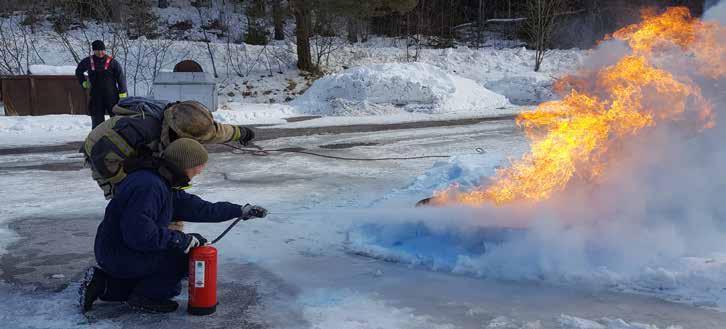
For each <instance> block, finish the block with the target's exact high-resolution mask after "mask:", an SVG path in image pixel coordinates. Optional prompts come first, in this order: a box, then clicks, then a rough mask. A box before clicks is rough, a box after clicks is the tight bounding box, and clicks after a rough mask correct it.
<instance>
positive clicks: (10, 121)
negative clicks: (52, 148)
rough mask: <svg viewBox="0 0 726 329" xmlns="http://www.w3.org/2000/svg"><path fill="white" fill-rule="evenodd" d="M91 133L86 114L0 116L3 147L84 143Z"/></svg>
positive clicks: (89, 119)
mask: <svg viewBox="0 0 726 329" xmlns="http://www.w3.org/2000/svg"><path fill="white" fill-rule="evenodd" d="M90 131H91V118H90V117H88V116H86V115H67V114H62V115H45V116H0V141H2V142H1V143H0V144H2V145H1V146H2V147H7V146H20V145H49V144H62V143H67V142H73V141H82V140H83V139H85V138H86V135H88V133H89V132H90Z"/></svg>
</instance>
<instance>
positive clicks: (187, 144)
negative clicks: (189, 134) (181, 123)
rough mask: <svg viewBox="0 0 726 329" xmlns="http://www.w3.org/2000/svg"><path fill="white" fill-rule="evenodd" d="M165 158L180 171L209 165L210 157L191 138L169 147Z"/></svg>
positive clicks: (202, 147)
mask: <svg viewBox="0 0 726 329" xmlns="http://www.w3.org/2000/svg"><path fill="white" fill-rule="evenodd" d="M163 158H164V160H166V161H169V162H171V163H172V164H174V165H176V166H177V167H178V168H179V169H191V168H194V167H196V166H199V165H203V164H205V163H207V160H208V159H209V155H208V154H207V150H206V149H205V148H204V146H202V144H199V142H197V141H195V140H193V139H191V138H179V139H177V140H175V141H174V142H172V143H171V144H169V146H167V148H166V149H165V150H164V154H163Z"/></svg>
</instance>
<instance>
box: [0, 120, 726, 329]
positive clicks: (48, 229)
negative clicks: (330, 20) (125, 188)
mask: <svg viewBox="0 0 726 329" xmlns="http://www.w3.org/2000/svg"><path fill="white" fill-rule="evenodd" d="M398 128H401V127H398ZM260 144H261V145H263V146H265V147H268V148H279V147H304V148H306V149H308V150H313V151H316V152H322V153H325V154H334V155H342V156H355V157H379V156H419V155H437V154H450V155H458V156H459V157H458V158H457V159H451V160H446V159H443V160H436V159H423V160H411V161H394V162H342V161H332V160H328V159H321V158H311V157H307V156H303V155H292V154H288V155H273V156H267V157H253V156H241V155H237V154H231V153H227V152H226V149H223V148H214V149H213V154H212V156H211V161H210V166H209V169H208V171H207V172H206V173H205V174H204V175H202V176H201V177H200V178H199V179H197V180H196V181H195V183H196V184H195V187H194V188H193V190H192V192H193V193H198V194H200V195H202V196H203V197H205V198H207V199H209V200H228V201H233V202H234V201H236V202H240V203H244V202H252V203H257V204H261V205H264V206H266V207H268V208H269V209H270V210H271V213H270V216H269V218H267V219H265V220H259V221H250V222H246V223H242V224H241V225H240V226H239V227H237V228H235V229H234V230H233V231H232V233H230V235H228V236H227V237H226V238H225V239H224V240H222V241H221V242H220V244H219V245H218V248H219V250H220V255H221V256H220V275H219V280H220V292H219V294H220V303H221V304H220V307H219V312H218V313H217V314H216V315H213V316H210V317H202V318H200V317H190V316H187V315H186V314H185V313H184V312H185V307H184V306H182V307H181V309H180V310H179V311H178V312H177V313H175V314H172V315H141V314H137V313H129V312H128V310H127V309H126V308H125V307H124V306H122V305H117V304H99V305H98V307H97V310H96V311H94V312H93V313H92V314H91V317H90V319H86V318H83V317H81V316H79V315H78V314H77V313H76V312H75V308H74V305H73V303H74V302H75V289H76V288H77V285H76V284H75V283H74V282H75V280H76V279H77V277H78V274H79V273H80V270H81V269H82V267H83V266H84V265H85V264H86V263H89V262H91V261H92V256H91V250H92V244H93V242H92V241H93V240H92V239H93V235H94V234H95V227H96V225H97V223H98V220H100V218H101V216H102V213H103V207H104V205H105V201H104V200H103V198H102V196H101V195H100V193H99V191H97V187H96V186H94V184H93V182H92V181H91V179H90V178H89V177H88V176H89V173H88V171H87V170H85V169H79V168H80V159H78V158H77V157H76V156H75V154H74V151H73V150H72V149H69V148H66V149H63V148H57V149H38V150H37V151H33V150H32V149H24V150H16V151H10V150H7V149H5V150H3V151H0V195H2V196H3V198H4V199H3V202H2V203H1V204H0V218H1V219H2V223H3V224H4V225H8V226H7V227H6V228H5V229H4V230H3V231H2V232H3V233H2V237H0V243H1V244H2V246H3V248H5V249H6V250H7V253H6V254H5V255H3V256H2V258H0V271H1V272H2V273H0V277H2V279H3V280H4V281H6V282H8V283H7V284H5V285H2V286H0V295H2V298H0V323H13V326H14V327H16V328H72V327H87V326H88V323H89V322H90V323H93V327H94V328H95V327H98V328H135V327H141V326H153V327H157V328H192V327H199V326H203V327H220V328H335V329H341V328H343V329H347V328H518V329H519V328H527V329H533V328H546V329H549V328H553V329H554V328H558V329H585V328H587V329H592V328H595V329H616V328H617V329H629V328H638V329H646V328H647V329H655V328H659V329H663V328H694V329H708V328H713V329H721V328H723V327H724V324H725V323H726V314H724V313H720V312H717V311H714V310H711V309H710V308H720V307H722V304H721V303H720V301H721V300H719V299H716V296H722V295H723V293H722V291H723V288H724V287H725V286H724V285H722V283H723V278H724V277H726V275H723V273H724V271H723V267H722V266H721V267H720V268H721V270H720V271H721V272H720V273H721V274H720V277H719V276H718V275H716V274H718V272H714V271H712V270H710V269H704V270H703V271H702V272H701V274H704V276H705V275H706V274H708V275H713V278H714V280H713V281H705V280H702V279H703V276H698V275H694V276H691V277H675V278H672V279H673V281H668V280H660V281H654V282H661V283H662V282H673V283H676V284H684V285H685V287H695V286H697V285H700V287H701V288H703V289H702V290H691V292H695V293H703V292H710V293H711V294H712V295H711V296H710V299H708V298H705V299H704V296H703V295H684V294H686V293H688V291H685V290H679V288H678V287H679V286H677V285H676V286H668V285H663V286H661V287H660V289H653V290H649V291H641V290H638V289H636V288H638V286H636V285H630V286H627V285H628V284H629V281H627V280H625V281H622V282H619V284H621V286H619V287H613V286H609V285H608V284H605V285H596V284H592V282H583V281H570V282H554V281H552V280H548V279H547V278H540V279H538V278H536V277H535V278H522V277H519V278H514V277H510V278H504V280H502V279H501V278H497V277H493V276H484V277H478V276H476V275H472V273H471V272H459V273H451V272H450V271H449V270H447V269H446V268H445V266H442V267H436V266H427V264H425V263H421V264H418V265H415V264H416V263H415V262H411V261H410V258H403V257H401V258H399V259H394V258H386V260H385V261H384V260H382V258H385V257H381V256H382V254H371V255H367V256H374V257H367V256H360V255H359V254H360V251H361V250H360V249H355V248H354V246H355V245H356V244H355V243H356V241H362V240H356V237H361V233H362V232H363V233H365V231H362V230H361V226H365V225H377V227H378V228H380V229H381V230H380V232H393V233H396V232H398V233H396V234H399V233H405V234H408V235H409V236H410V235H411V232H417V230H418V232H422V233H424V232H425V230H423V229H422V230H419V229H414V230H413V231H411V230H410V229H403V230H401V228H402V227H403V226H402V225H413V226H414V227H415V226H417V225H418V223H419V222H420V220H421V219H427V220H426V222H427V223H430V225H429V229H430V230H431V231H430V232H437V231H435V228H436V227H437V225H440V226H438V227H440V228H443V229H448V230H449V231H454V230H456V229H457V228H458V227H461V229H466V228H470V227H475V226H476V222H474V221H471V220H472V217H475V215H476V213H473V214H472V213H467V212H465V211H461V210H432V209H428V208H426V209H412V208H411V205H412V203H413V202H415V201H416V200H418V199H419V198H421V197H425V196H428V193H430V191H431V189H432V188H435V187H437V186H439V185H442V186H443V185H444V184H447V183H448V182H453V181H458V182H460V183H462V184H474V183H475V182H474V181H473V179H472V177H473V175H474V173H482V172H486V171H491V170H493V167H494V166H496V165H497V164H499V163H500V161H501V159H502V158H507V157H514V156H517V155H518V154H520V153H521V152H523V151H524V150H525V149H526V144H525V141H524V138H523V136H521V134H520V133H519V132H518V130H517V129H516V128H515V127H514V125H513V122H512V121H511V120H499V121H491V122H483V123H478V124H473V125H460V126H449V127H439V128H420V129H396V130H383V131H376V132H361V133H345V134H326V135H301V136H295V137H280V138H272V139H268V140H265V141H263V142H260ZM477 148H481V149H482V150H483V151H484V152H483V153H480V152H477V151H476V149H477ZM28 151H31V152H32V153H27V152H28ZM220 151H225V152H220ZM432 218H439V221H438V222H436V221H434V220H432ZM481 220H482V222H489V221H488V220H487V219H485V218H482V219H481ZM369 227H370V226H369ZM8 228H9V229H8ZM223 228H224V225H220V224H195V225H191V224H190V225H188V226H187V228H186V230H187V231H189V232H200V233H202V234H204V235H206V236H210V237H213V236H215V235H217V234H218V233H219V232H221V231H222V230H223ZM388 236H389V237H390V238H391V239H396V240H400V241H401V244H395V243H393V244H392V245H393V246H394V247H393V248H390V247H391V245H379V246H383V247H387V248H386V249H382V250H383V251H389V252H392V253H393V252H399V251H401V250H406V249H405V248H407V247H410V246H411V244H409V241H408V240H404V239H402V237H404V235H400V234H399V235H395V234H391V235H388ZM414 236H416V235H415V234H414ZM418 236H421V237H426V234H420V235H418ZM451 236H452V237H459V239H460V240H459V241H462V242H463V243H462V244H456V243H454V244H450V245H449V247H450V248H451V249H443V248H442V249H439V250H438V251H440V252H441V254H442V255H444V256H448V255H452V249H454V248H460V249H459V250H458V251H457V250H454V252H458V253H459V254H461V255H469V256H471V255H472V252H471V250H475V249H471V248H470V249H467V247H471V246H470V245H467V243H470V242H471V241H473V240H469V241H467V240H466V238H471V239H476V238H477V236H476V235H466V234H461V235H451ZM364 237H365V238H367V239H374V240H375V239H381V238H382V237H385V235H380V234H378V233H376V232H370V234H367V235H365V236H364ZM428 237H429V238H431V239H432V240H431V241H429V242H426V241H423V240H418V241H413V242H415V243H419V244H420V245H419V248H418V250H419V251H420V253H421V254H422V255H424V256H425V255H433V254H432V253H431V250H429V249H426V247H429V248H431V247H433V248H439V247H441V246H442V243H441V242H442V241H445V240H442V238H441V236H437V235H435V234H431V235H428ZM478 238H479V239H480V240H479V242H480V243H481V242H482V241H481V240H486V239H485V237H483V236H479V237H478ZM550 239H551V240H550V241H552V242H553V243H554V242H556V241H557V238H556V237H550ZM378 241H384V240H378ZM363 245H364V244H358V246H363ZM366 245H367V246H375V245H374V244H366ZM396 247H400V248H396ZM408 250H409V251H410V249H408ZM435 251H436V250H435ZM525 254H526V253H523V255H525ZM442 259H444V260H446V259H448V258H442ZM719 262H720V261H719V260H718V259H714V260H713V262H708V264H713V263H715V264H720V263H719ZM515 263H517V264H520V263H521V262H515ZM443 265H446V264H445V263H444V264H443ZM674 266H680V265H678V264H676V265H674ZM718 266H720V265H718ZM532 268H537V265H536V264H534V263H533V264H532ZM432 269H435V270H432ZM560 269H563V270H564V269H567V267H560ZM670 269H671V270H673V268H670ZM552 270H553V271H556V270H557V267H556V266H555V267H553V268H552ZM691 270H692V271H693V272H694V273H696V272H698V271H700V270H699V269H698V267H697V266H694V267H692V268H691ZM562 274H567V273H562ZM616 274H617V273H616ZM593 279H597V277H593ZM681 280H684V281H681ZM66 283H70V284H69V285H68V286H67V287H66ZM654 284H655V285H658V283H654ZM622 285H625V287H626V288H627V287H630V288H633V289H620V288H622V287H623V286H622ZM33 286H35V287H38V288H36V289H33V288H32V287H33ZM623 290H627V291H629V292H623ZM54 291H57V292H54ZM633 293H635V294H633ZM678 297H680V298H682V301H683V302H684V303H672V302H669V301H667V300H673V299H678ZM706 297H709V296H706ZM185 298H186V297H185V296H181V297H180V298H179V299H180V301H181V302H182V304H184V300H185ZM699 301H700V302H703V303H699ZM706 301H710V302H706Z"/></svg>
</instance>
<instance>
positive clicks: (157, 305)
mask: <svg viewBox="0 0 726 329" xmlns="http://www.w3.org/2000/svg"><path fill="white" fill-rule="evenodd" d="M126 303H127V304H129V306H131V307H132V308H134V309H137V310H141V311H144V312H150V313H171V312H174V311H176V309H177V308H179V303H177V302H175V301H173V300H171V299H165V300H155V299H150V298H146V297H143V296H139V295H131V297H129V300H128V301H127V302H126Z"/></svg>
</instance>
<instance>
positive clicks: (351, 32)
mask: <svg viewBox="0 0 726 329" xmlns="http://www.w3.org/2000/svg"><path fill="white" fill-rule="evenodd" d="M348 42H350V43H356V42H358V22H357V20H356V19H355V18H353V17H349V18H348Z"/></svg>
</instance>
